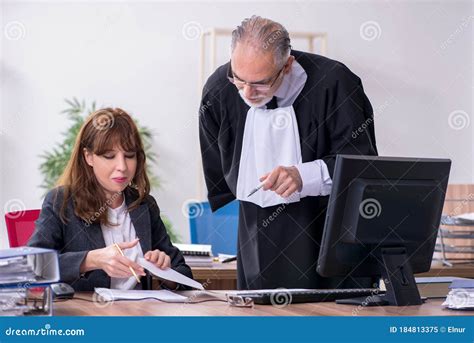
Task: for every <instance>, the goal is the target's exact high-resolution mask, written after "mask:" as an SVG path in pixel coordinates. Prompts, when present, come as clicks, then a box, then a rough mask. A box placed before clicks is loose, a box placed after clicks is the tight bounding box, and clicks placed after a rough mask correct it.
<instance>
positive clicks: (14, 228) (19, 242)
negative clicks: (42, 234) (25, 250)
mask: <svg viewBox="0 0 474 343" xmlns="http://www.w3.org/2000/svg"><path fill="white" fill-rule="evenodd" d="M40 212H41V210H25V211H15V212H8V213H7V214H5V222H6V224H7V233H8V240H9V241H10V247H11V248H15V247H20V246H23V245H26V243H28V240H29V239H30V237H31V235H32V234H33V231H34V230H35V220H36V219H38V217H39V214H40Z"/></svg>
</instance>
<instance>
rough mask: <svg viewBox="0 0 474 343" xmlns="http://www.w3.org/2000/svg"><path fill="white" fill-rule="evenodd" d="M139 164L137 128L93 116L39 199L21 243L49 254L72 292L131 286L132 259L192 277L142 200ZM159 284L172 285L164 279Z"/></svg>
mask: <svg viewBox="0 0 474 343" xmlns="http://www.w3.org/2000/svg"><path fill="white" fill-rule="evenodd" d="M145 159H146V158H145V153H144V148H143V143H142V141H141V138H140V135H139V133H138V130H137V127H136V125H135V123H134V122H133V120H132V118H131V117H130V116H129V115H128V114H127V113H126V112H125V111H123V110H121V109H119V108H114V109H113V108H105V109H102V110H98V111H96V112H94V113H93V114H91V115H90V116H89V118H88V119H87V120H86V122H85V123H84V125H83V126H82V128H81V130H80V132H79V135H78V136H77V139H76V143H75V145H74V148H73V151H72V154H71V159H70V160H69V163H68V165H67V167H66V169H65V171H64V173H63V175H62V176H61V178H60V180H59V182H58V186H59V187H57V188H55V189H53V190H52V191H50V192H49V193H48V194H47V195H46V198H45V200H44V203H43V207H42V210H41V214H40V216H39V218H38V220H37V221H36V224H35V225H36V227H35V231H34V233H33V236H32V237H31V239H30V241H29V243H28V244H29V245H30V246H35V247H43V248H51V249H56V250H57V251H58V253H59V268H60V273H61V281H63V282H67V283H69V284H70V285H71V286H72V287H73V288H74V289H75V290H76V291H92V290H94V287H107V288H118V289H134V288H139V287H140V285H139V284H138V283H137V280H136V278H135V277H134V276H133V274H132V272H131V271H130V268H129V267H131V268H133V270H134V271H135V272H136V274H137V275H138V276H145V275H146V274H145V272H144V269H143V268H142V267H141V266H140V265H138V264H137V263H136V259H137V258H138V257H144V258H145V259H146V260H148V261H150V262H152V263H154V264H155V265H156V266H157V267H159V268H162V269H164V268H167V267H171V268H173V269H174V270H176V271H178V272H179V273H181V274H184V275H186V276H188V277H191V278H192V273H191V269H190V268H189V267H188V266H187V265H186V264H185V262H184V258H183V255H182V254H181V252H180V251H179V250H178V248H176V247H174V246H173V245H172V244H171V241H170V238H169V236H168V234H167V232H166V228H165V226H164V225H163V222H162V220H161V218H160V209H159V208H158V205H157V203H156V201H155V199H154V198H153V197H152V196H151V195H150V194H149V192H150V182H149V180H148V177H147V173H146V165H145ZM115 244H117V245H118V246H119V247H120V248H121V250H122V251H123V254H124V255H125V256H122V255H121V253H120V251H119V249H118V248H117V247H116V246H115ZM143 281H145V278H142V284H145V282H143ZM162 285H163V286H164V287H165V288H170V289H178V288H179V287H180V286H179V285H176V284H175V283H173V282H168V281H164V282H163V284H162Z"/></svg>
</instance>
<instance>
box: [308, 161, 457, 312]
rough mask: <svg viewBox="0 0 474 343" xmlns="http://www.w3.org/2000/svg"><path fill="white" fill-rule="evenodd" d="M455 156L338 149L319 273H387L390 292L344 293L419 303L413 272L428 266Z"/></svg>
mask: <svg viewBox="0 0 474 343" xmlns="http://www.w3.org/2000/svg"><path fill="white" fill-rule="evenodd" d="M450 167H451V161H450V160H448V159H428V158H400V157H377V156H351V155H338V156H337V157H336V164H335V169H334V177H333V186H332V191H331V195H330V197H329V203H328V209H327V214H326V222H325V226H324V232H323V236H322V241H321V249H320V253H319V260H318V265H317V272H318V273H319V274H320V275H322V276H325V277H335V276H348V275H350V276H352V277H363V276H365V277H379V276H380V277H382V278H383V280H384V282H385V285H386V293H385V294H384V295H382V296H376V295H374V296H372V297H368V298H365V299H350V300H347V299H346V300H338V301H337V302H338V303H351V304H363V305H368V306H370V305H397V306H405V305H418V304H421V298H420V294H419V292H418V289H417V286H416V283H415V279H414V276H413V273H422V272H426V271H428V270H429V269H430V266H431V261H432V258H433V252H434V247H435V243H436V237H437V233H438V228H439V223H440V219H441V212H442V209H443V203H444V197H445V193H446V187H447V185H448V178H449V170H450Z"/></svg>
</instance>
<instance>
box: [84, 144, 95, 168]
mask: <svg viewBox="0 0 474 343" xmlns="http://www.w3.org/2000/svg"><path fill="white" fill-rule="evenodd" d="M83 153H84V158H85V159H86V163H87V164H88V165H90V166H91V167H93V166H94V161H93V159H92V153H91V152H90V151H89V150H87V149H86V148H84V150H83Z"/></svg>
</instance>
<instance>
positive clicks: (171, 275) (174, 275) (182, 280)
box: [137, 257, 204, 290]
mask: <svg viewBox="0 0 474 343" xmlns="http://www.w3.org/2000/svg"><path fill="white" fill-rule="evenodd" d="M137 263H138V264H139V265H141V266H142V267H143V268H145V269H146V270H148V271H149V272H150V273H152V274H153V275H156V276H158V277H159V278H162V279H164V280H169V281H174V282H177V283H179V284H182V285H185V286H189V287H192V288H196V289H201V290H204V287H203V286H202V285H201V284H200V283H199V282H197V281H194V280H193V279H190V278H188V277H187V276H184V275H183V274H181V273H178V272H177V271H175V270H173V269H171V268H168V269H160V268H158V267H156V266H155V265H154V264H153V263H151V262H148V261H147V260H145V259H144V258H142V257H139V258H137Z"/></svg>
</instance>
